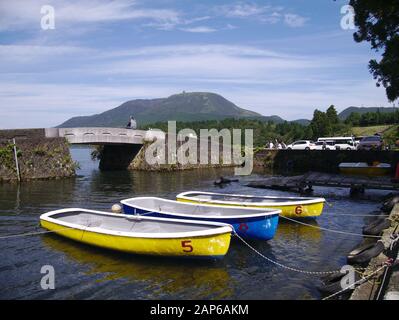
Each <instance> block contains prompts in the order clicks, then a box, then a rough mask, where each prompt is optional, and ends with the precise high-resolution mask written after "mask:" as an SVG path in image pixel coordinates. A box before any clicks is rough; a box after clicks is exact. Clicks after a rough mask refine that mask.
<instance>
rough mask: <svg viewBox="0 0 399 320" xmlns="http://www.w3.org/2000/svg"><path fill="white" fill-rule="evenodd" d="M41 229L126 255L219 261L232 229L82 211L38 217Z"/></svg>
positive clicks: (216, 224)
mask: <svg viewBox="0 0 399 320" xmlns="http://www.w3.org/2000/svg"><path fill="white" fill-rule="evenodd" d="M40 223H41V225H42V227H43V228H45V229H47V230H50V231H54V232H55V233H57V234H59V235H61V236H64V237H66V238H69V239H72V240H76V241H79V242H83V243H86V244H90V245H94V246H97V247H102V248H106V249H112V250H118V251H124V252H128V253H135V254H143V255H157V256H177V257H193V258H194V257H195V258H221V257H223V256H224V255H225V254H226V253H227V251H228V249H229V246H230V238H231V234H232V232H233V229H232V227H231V226H230V225H227V224H223V223H211V222H201V221H192V220H189V221H187V220H176V219H163V218H154V217H145V216H132V215H124V214H115V213H108V212H102V211H94V210H86V209H79V208H73V209H61V210H55V211H51V212H48V213H45V214H42V215H41V216H40Z"/></svg>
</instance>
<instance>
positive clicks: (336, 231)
mask: <svg viewBox="0 0 399 320" xmlns="http://www.w3.org/2000/svg"><path fill="white" fill-rule="evenodd" d="M280 218H283V219H286V220H288V221H292V222H295V223H298V224H301V225H303V226H307V227H312V228H315V229H319V230H324V231H328V232H335V233H340V234H345V235H350V236H359V237H366V238H381V236H372V235H365V234H360V233H354V232H346V231H340V230H334V229H327V228H323V227H319V226H314V225H312V224H308V223H305V222H302V221H298V220H295V219H291V218H288V217H284V216H280Z"/></svg>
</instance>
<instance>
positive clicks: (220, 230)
mask: <svg viewBox="0 0 399 320" xmlns="http://www.w3.org/2000/svg"><path fill="white" fill-rule="evenodd" d="M76 211H79V212H85V213H95V214H98V215H105V216H110V217H119V218H121V217H122V218H127V219H131V220H133V219H135V220H147V221H164V222H170V223H182V224H198V225H208V226H213V227H216V228H212V229H207V230H200V231H184V232H164V233H149V232H125V231H114V230H108V229H104V228H101V227H86V226H83V225H80V224H76V223H70V222H65V221H62V220H59V219H55V218H52V216H54V215H56V214H60V213H68V212H76ZM40 220H43V221H46V222H50V223H53V224H57V225H61V226H65V227H67V228H70V229H75V230H82V231H88V232H94V233H99V234H105V235H113V236H121V237H128V238H153V239H158V238H159V239H172V238H173V239H176V238H188V237H204V236H213V235H220V234H224V233H232V232H233V231H234V229H233V227H232V226H231V225H229V224H228V223H222V222H210V221H193V220H184V219H179V220H176V219H168V218H158V217H147V216H142V215H129V214H120V213H111V212H105V211H99V210H90V209H83V208H67V209H58V210H53V211H49V212H46V213H43V214H42V215H41V216H40Z"/></svg>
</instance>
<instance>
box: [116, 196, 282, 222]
mask: <svg viewBox="0 0 399 320" xmlns="http://www.w3.org/2000/svg"><path fill="white" fill-rule="evenodd" d="M135 199H159V200H162V201H165V202H172V203H176V202H177V203H179V204H183V203H184V205H188V206H201V205H204V204H202V203H186V202H179V201H176V200H170V199H163V198H159V197H135V198H129V199H123V200H121V201H120V202H121V203H122V204H123V205H125V206H130V207H133V206H132V205H130V204H129V203H128V201H130V200H135ZM134 207H135V208H137V209H141V210H145V211H153V210H148V209H147V208H145V207H141V206H136V205H135V206H134ZM207 207H209V206H207ZM219 207H220V208H226V206H219ZM230 209H236V210H239V208H237V207H231V208H230ZM245 209H246V210H250V211H256V212H257V213H253V214H243V215H238V216H227V215H226V216H211V215H209V216H199V215H194V214H185V213H174V212H169V211H163V210H157V212H159V213H161V214H165V215H172V216H179V217H191V218H197V219H198V218H200V219H203V218H206V219H217V220H220V219H242V218H257V217H273V216H275V215H277V216H279V215H280V214H281V210H280V209H268V208H245Z"/></svg>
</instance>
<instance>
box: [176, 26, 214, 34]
mask: <svg viewBox="0 0 399 320" xmlns="http://www.w3.org/2000/svg"><path fill="white" fill-rule="evenodd" d="M180 30H182V31H186V32H193V33H210V32H215V31H217V30H216V29H214V28H211V27H206V26H198V27H192V28H181V29H180Z"/></svg>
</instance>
